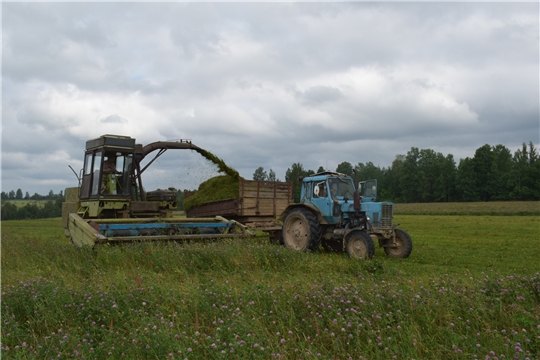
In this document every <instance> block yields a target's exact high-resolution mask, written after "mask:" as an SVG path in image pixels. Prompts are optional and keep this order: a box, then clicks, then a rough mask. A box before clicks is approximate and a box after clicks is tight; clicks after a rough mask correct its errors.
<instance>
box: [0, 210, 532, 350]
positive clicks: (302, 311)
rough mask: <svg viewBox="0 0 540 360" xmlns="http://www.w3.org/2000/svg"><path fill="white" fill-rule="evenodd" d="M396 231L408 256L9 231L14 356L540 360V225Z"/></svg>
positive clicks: (8, 308)
mask: <svg viewBox="0 0 540 360" xmlns="http://www.w3.org/2000/svg"><path fill="white" fill-rule="evenodd" d="M396 212H398V211H397V209H396ZM395 222H397V223H400V226H399V227H400V228H402V229H404V230H407V231H408V232H409V233H410V235H411V237H412V239H413V244H414V250H413V253H412V255H411V257H410V258H408V259H390V258H387V257H386V256H385V254H384V251H382V249H377V251H376V255H375V258H374V259H373V260H371V261H356V260H351V259H349V258H347V257H346V255H345V254H336V253H326V252H324V251H322V250H321V251H319V252H317V253H315V254H305V253H296V252H292V251H289V250H287V249H285V248H283V247H280V246H275V245H270V244H268V241H267V239H264V238H256V239H246V240H235V241H232V240H226V241H220V242H215V243H192V244H164V243H160V244H132V245H127V246H121V247H120V246H116V247H114V246H113V247H111V246H101V247H98V248H97V249H95V250H90V249H78V248H74V247H73V246H71V245H70V244H68V242H67V239H66V238H64V237H63V229H62V228H61V225H60V220H59V219H47V220H32V221H4V222H2V327H1V335H2V346H1V347H2V349H1V351H2V353H1V355H2V358H4V357H5V358H23V359H25V358H47V359H49V358H57V357H58V356H59V357H60V358H64V357H73V358H82V357H83V356H84V358H86V359H88V358H93V359H107V358H110V359H116V358H120V357H122V356H123V355H124V356H125V358H129V359H165V358H179V359H180V358H181V359H184V358H189V359H202V358H207V359H220V358H222V359H231V358H240V359H252V358H263V359H271V358H284V359H311V358H320V359H347V358H353V359H392V358H395V359H461V358H463V359H471V358H478V359H480V358H481V359H487V358H489V359H495V358H499V359H501V358H503V356H504V357H505V358H517V359H526V358H530V359H535V358H540V238H539V230H540V217H538V216H525V215H521V216H485V215H474V216H457V215H446V216H440V215H430V216H426V215H397V216H396V219H395Z"/></svg>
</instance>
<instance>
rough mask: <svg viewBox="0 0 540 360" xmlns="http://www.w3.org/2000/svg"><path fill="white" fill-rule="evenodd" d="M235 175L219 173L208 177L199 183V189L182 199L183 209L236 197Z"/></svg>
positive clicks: (237, 177)
mask: <svg viewBox="0 0 540 360" xmlns="http://www.w3.org/2000/svg"><path fill="white" fill-rule="evenodd" d="M236 174H237V176H230V175H220V176H216V177H213V178H210V179H208V180H206V181H205V182H203V183H202V184H201V185H199V189H198V190H197V191H196V192H195V194H193V195H192V196H190V197H188V198H186V199H185V200H184V210H189V209H192V208H194V207H197V206H201V205H203V204H206V203H209V202H213V201H219V200H225V199H236V198H237V197H238V179H239V176H238V173H236Z"/></svg>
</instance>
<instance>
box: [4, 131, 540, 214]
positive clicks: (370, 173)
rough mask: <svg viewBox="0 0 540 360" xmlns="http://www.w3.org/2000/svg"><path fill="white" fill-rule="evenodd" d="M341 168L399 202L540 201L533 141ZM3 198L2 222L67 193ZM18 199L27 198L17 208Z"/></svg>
mask: <svg viewBox="0 0 540 360" xmlns="http://www.w3.org/2000/svg"><path fill="white" fill-rule="evenodd" d="M326 170H328V169H326ZM326 170H325V169H324V168H323V167H322V166H320V167H319V168H318V169H317V171H316V172H315V171H313V170H309V169H304V167H303V165H302V164H301V163H293V164H292V166H291V167H290V168H288V169H287V171H286V173H285V181H288V182H292V183H293V193H294V201H295V202H298V201H299V200H300V182H299V181H298V178H300V177H305V176H308V175H312V174H315V173H319V172H324V171H326ZM335 171H337V172H340V173H344V174H348V175H351V176H354V174H355V172H356V178H357V179H358V180H359V181H361V180H368V179H377V182H378V194H379V196H378V198H379V200H381V201H392V202H395V203H437V202H476V201H532V200H540V156H539V154H538V149H537V148H536V147H535V146H534V144H533V143H532V141H531V142H529V144H526V143H523V145H522V147H521V148H520V149H518V150H516V152H515V153H514V154H512V152H511V151H510V150H509V149H508V148H507V147H506V146H504V145H500V144H499V145H496V146H491V145H488V144H486V145H483V146H481V147H479V148H478V149H477V150H476V151H475V153H474V156H473V157H472V158H469V157H466V158H465V159H460V160H459V163H456V161H455V160H454V156H453V155H452V154H448V155H446V156H445V155H443V154H442V153H440V152H435V151H434V150H431V149H418V148H416V147H412V148H411V150H409V151H408V152H407V154H406V155H396V157H395V159H394V161H393V162H392V165H391V166H389V167H383V168H381V167H379V166H376V165H374V164H373V163H372V162H367V163H362V162H359V163H358V164H356V165H352V164H351V163H349V162H346V161H344V162H342V163H340V164H339V165H338V166H337V168H336V169H335ZM253 180H265V181H278V179H277V178H276V174H275V172H274V171H273V170H272V169H270V170H269V172H268V173H267V172H266V171H265V170H264V168H263V167H259V168H257V169H256V170H255V172H254V173H253ZM171 189H173V190H175V191H176V192H177V199H178V204H179V210H182V209H183V200H184V190H178V189H174V188H171ZM1 199H2V212H1V216H2V217H1V218H2V220H15V219H39V218H50V217H59V216H61V214H62V202H63V200H64V195H63V192H62V191H60V193H59V194H55V193H54V192H53V191H52V190H51V191H50V192H49V194H48V195H39V194H37V193H36V194H34V195H32V196H30V194H29V193H28V192H26V193H25V195H23V191H22V190H21V189H17V190H16V191H15V190H11V191H9V192H4V191H2V192H1ZM12 200H27V202H26V203H25V204H24V205H23V206H17V205H15V204H14V202H13V201H12Z"/></svg>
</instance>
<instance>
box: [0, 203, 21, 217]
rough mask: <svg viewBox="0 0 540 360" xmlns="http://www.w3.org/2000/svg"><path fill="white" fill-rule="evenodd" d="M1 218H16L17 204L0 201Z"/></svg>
mask: <svg viewBox="0 0 540 360" xmlns="http://www.w3.org/2000/svg"><path fill="white" fill-rule="evenodd" d="M1 216H2V220H14V219H16V218H17V205H15V204H13V203H12V202H10V201H2V214H1Z"/></svg>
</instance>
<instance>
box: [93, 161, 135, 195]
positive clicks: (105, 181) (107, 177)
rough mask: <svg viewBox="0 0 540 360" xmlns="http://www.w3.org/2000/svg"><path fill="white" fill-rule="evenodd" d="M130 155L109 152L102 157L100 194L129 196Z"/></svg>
mask: <svg viewBox="0 0 540 360" xmlns="http://www.w3.org/2000/svg"><path fill="white" fill-rule="evenodd" d="M132 158H133V157H132V154H131V153H122V152H113V151H109V152H106V153H105V154H104V157H103V172H102V173H103V175H102V182H101V193H102V194H104V195H129V191H130V185H131V184H130V180H131V179H130V174H131V163H132Z"/></svg>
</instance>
